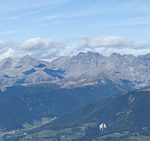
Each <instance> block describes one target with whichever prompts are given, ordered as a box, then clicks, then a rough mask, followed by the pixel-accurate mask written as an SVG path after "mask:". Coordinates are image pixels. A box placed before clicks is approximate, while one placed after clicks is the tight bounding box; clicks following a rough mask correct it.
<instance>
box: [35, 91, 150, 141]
mask: <svg viewBox="0 0 150 141" xmlns="http://www.w3.org/2000/svg"><path fill="white" fill-rule="evenodd" d="M149 103H150V91H147V89H146V91H145V90H142V91H141V90H138V91H132V92H129V93H126V94H123V95H119V96H113V97H109V98H108V99H106V100H104V101H100V102H97V103H95V104H90V105H88V106H85V107H84V108H81V109H79V110H77V111H76V112H73V113H72V114H67V115H64V116H62V117H61V118H60V119H57V120H55V121H54V122H52V123H51V124H47V125H45V126H44V127H42V128H40V129H39V130H37V131H42V130H46V129H52V130H56V131H59V130H63V129H64V130H65V129H66V133H64V134H67V129H71V128H72V130H73V129H74V133H75V132H76V130H75V129H76V128H77V127H82V126H83V127H84V125H87V126H88V125H90V124H91V123H92V124H93V125H94V126H93V127H91V128H89V129H88V130H87V131H85V132H86V133H85V135H84V136H83V139H84V138H85V140H86V139H88V138H89V139H90V138H91V137H93V138H94V137H96V136H101V135H104V134H110V133H122V132H125V131H127V132H128V133H136V134H138V133H139V134H143V135H150V120H149V118H150V109H149ZM103 122H104V123H106V125H107V128H106V129H104V131H103V132H101V131H100V130H99V125H100V123H103ZM72 134H73V132H72Z"/></svg>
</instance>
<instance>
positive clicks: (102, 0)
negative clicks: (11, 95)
mask: <svg viewBox="0 0 150 141" xmlns="http://www.w3.org/2000/svg"><path fill="white" fill-rule="evenodd" d="M86 51H94V52H98V53H100V54H103V55H110V54H112V53H114V52H116V53H120V54H133V55H136V56H137V55H142V54H147V53H150V0H0V60H1V59H3V58H6V57H22V56H24V55H30V56H33V57H36V58H39V59H48V60H49V59H50V60H51V59H54V58H57V57H60V56H70V55H74V54H77V53H79V52H86Z"/></svg>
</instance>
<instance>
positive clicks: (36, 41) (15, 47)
mask: <svg viewBox="0 0 150 141" xmlns="http://www.w3.org/2000/svg"><path fill="white" fill-rule="evenodd" d="M87 51H94V52H98V53H100V54H103V55H110V54H112V53H114V52H116V53H120V54H133V55H139V54H147V53H150V44H148V43H142V42H137V41H134V40H129V39H126V38H122V37H116V36H109V37H99V38H91V37H82V38H79V39H74V40H70V41H67V42H60V41H56V40H54V39H42V38H32V39H29V40H26V41H23V42H21V43H15V42H8V41H0V54H1V56H0V59H3V58H6V57H23V56H25V55H30V56H32V57H35V58H38V59H46V60H51V59H54V58H57V57H60V56H70V55H74V54H77V53H79V52H87Z"/></svg>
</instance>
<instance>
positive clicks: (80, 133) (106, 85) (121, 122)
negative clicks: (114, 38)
mask: <svg viewBox="0 0 150 141" xmlns="http://www.w3.org/2000/svg"><path fill="white" fill-rule="evenodd" d="M149 86H150V54H146V55H140V56H133V55H120V54H116V53H114V54H112V55H111V56H103V55H101V54H98V53H95V52H86V53H79V54H77V55H74V56H63V57H60V58H57V59H55V60H52V61H45V60H38V59H36V58H32V57H31V56H25V57H23V58H5V59H3V60H1V61H0V90H1V91H0V140H2V141H33V140H40V141H47V140H50V141H63V140H64V141H67V140H68V141H126V140H128V141H132V139H135V138H137V139H136V140H135V141H138V140H139V139H141V138H143V136H144V138H147V137H149V136H150V122H149V118H150V111H149V108H148V107H149V102H150V96H149V95H150V87H149ZM100 124H105V125H106V127H107V128H106V129H104V130H103V131H100V130H99V125H100ZM137 136H138V137H137ZM129 138H130V139H129ZM148 139H150V138H148ZM143 141H146V140H143Z"/></svg>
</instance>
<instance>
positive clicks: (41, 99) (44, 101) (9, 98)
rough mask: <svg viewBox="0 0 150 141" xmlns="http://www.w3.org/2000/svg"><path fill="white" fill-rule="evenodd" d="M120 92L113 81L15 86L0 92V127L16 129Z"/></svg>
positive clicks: (58, 115)
mask: <svg viewBox="0 0 150 141" xmlns="http://www.w3.org/2000/svg"><path fill="white" fill-rule="evenodd" d="M120 92H121V90H120V89H118V87H117V86H116V85H115V84H113V83H110V84H108V85H94V86H85V87H80V88H71V89H65V88H64V89H62V88H61V89H60V87H59V86H58V85H54V84H39V85H37V84H36V85H29V86H17V85H16V86H12V87H9V88H7V90H5V91H3V92H0V128H1V129H4V128H5V129H16V128H21V127H22V125H23V124H24V123H25V122H28V123H32V122H33V120H39V119H41V118H42V117H60V116H62V115H64V114H66V113H68V112H71V111H74V110H77V109H78V108H81V107H82V106H85V105H88V104H89V103H93V102H94V101H97V100H100V99H103V98H104V97H108V96H110V95H115V94H118V93H120Z"/></svg>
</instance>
